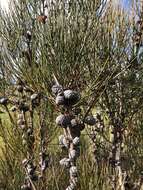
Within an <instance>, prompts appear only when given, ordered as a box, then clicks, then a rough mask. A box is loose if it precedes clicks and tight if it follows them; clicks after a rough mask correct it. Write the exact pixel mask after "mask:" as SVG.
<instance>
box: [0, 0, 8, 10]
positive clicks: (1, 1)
mask: <svg viewBox="0 0 143 190" xmlns="http://www.w3.org/2000/svg"><path fill="white" fill-rule="evenodd" d="M8 1H9V0H0V5H1V7H2V8H4V9H7V7H8Z"/></svg>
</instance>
